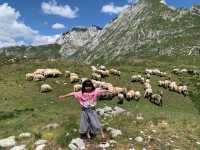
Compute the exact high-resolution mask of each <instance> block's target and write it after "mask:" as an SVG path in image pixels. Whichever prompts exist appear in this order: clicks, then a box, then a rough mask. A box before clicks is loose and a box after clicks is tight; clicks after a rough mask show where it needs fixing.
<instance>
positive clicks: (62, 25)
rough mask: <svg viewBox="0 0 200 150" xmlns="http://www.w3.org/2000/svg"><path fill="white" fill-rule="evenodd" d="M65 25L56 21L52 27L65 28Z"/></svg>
mask: <svg viewBox="0 0 200 150" xmlns="http://www.w3.org/2000/svg"><path fill="white" fill-rule="evenodd" d="M64 28H65V25H64V24H61V23H55V24H53V25H52V29H64Z"/></svg>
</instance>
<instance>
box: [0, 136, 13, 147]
mask: <svg viewBox="0 0 200 150" xmlns="http://www.w3.org/2000/svg"><path fill="white" fill-rule="evenodd" d="M15 145H16V141H15V136H10V137H8V138H5V139H0V147H2V148H6V147H11V146H15Z"/></svg>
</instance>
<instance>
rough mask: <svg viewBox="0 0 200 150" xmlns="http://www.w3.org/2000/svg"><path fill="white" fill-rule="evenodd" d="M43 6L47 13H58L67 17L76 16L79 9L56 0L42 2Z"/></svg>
mask: <svg viewBox="0 0 200 150" xmlns="http://www.w3.org/2000/svg"><path fill="white" fill-rule="evenodd" d="M41 8H42V10H43V12H44V13H45V14H49V15H58V16H62V17H65V18H76V17H77V13H78V11H79V9H78V7H75V8H74V9H73V8H71V7H70V6H69V5H64V6H63V5H59V4H57V2H56V1H55V0H52V1H49V2H42V4H41Z"/></svg>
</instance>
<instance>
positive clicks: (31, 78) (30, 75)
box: [26, 73, 35, 81]
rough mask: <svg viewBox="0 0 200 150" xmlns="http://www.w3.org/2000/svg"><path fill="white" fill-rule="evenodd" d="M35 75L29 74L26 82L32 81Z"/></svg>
mask: <svg viewBox="0 0 200 150" xmlns="http://www.w3.org/2000/svg"><path fill="white" fill-rule="evenodd" d="M34 75H35V74H34V73H27V74H26V80H27V81H32V80H33V78H34Z"/></svg>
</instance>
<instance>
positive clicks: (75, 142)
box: [68, 138, 85, 150]
mask: <svg viewBox="0 0 200 150" xmlns="http://www.w3.org/2000/svg"><path fill="white" fill-rule="evenodd" d="M68 147H69V148H70V149H71V150H84V149H85V143H84V141H83V140H82V139H80V138H76V139H72V141H71V142H70V144H69V145H68Z"/></svg>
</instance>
